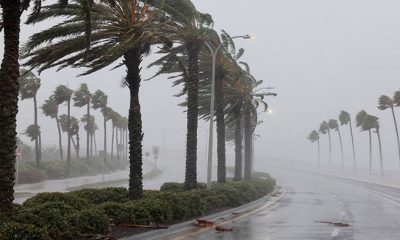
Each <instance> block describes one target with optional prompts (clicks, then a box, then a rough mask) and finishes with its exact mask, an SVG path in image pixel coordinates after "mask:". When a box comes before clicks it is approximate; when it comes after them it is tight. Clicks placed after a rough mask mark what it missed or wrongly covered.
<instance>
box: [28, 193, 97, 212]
mask: <svg viewBox="0 0 400 240" xmlns="http://www.w3.org/2000/svg"><path fill="white" fill-rule="evenodd" d="M48 202H61V203H64V204H66V205H68V206H70V207H72V208H73V209H75V210H81V209H83V208H85V207H87V205H88V204H89V202H88V201H87V200H85V199H83V198H80V197H79V196H77V195H74V194H69V193H61V192H52V193H38V194H37V195H35V196H34V197H32V198H29V199H28V200H26V201H25V202H24V204H23V207H27V208H29V207H34V206H38V205H41V204H45V203H48Z"/></svg>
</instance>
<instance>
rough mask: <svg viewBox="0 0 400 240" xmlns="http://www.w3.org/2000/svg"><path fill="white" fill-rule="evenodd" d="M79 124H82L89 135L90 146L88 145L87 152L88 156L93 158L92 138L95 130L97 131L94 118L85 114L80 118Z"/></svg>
mask: <svg viewBox="0 0 400 240" xmlns="http://www.w3.org/2000/svg"><path fill="white" fill-rule="evenodd" d="M81 122H82V123H84V124H85V125H84V129H85V130H86V132H88V133H89V139H90V145H89V152H90V156H93V136H94V133H95V132H96V130H97V129H98V127H97V124H96V123H95V118H94V116H91V115H87V114H85V115H84V116H83V117H82V118H81Z"/></svg>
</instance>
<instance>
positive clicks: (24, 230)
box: [0, 222, 50, 240]
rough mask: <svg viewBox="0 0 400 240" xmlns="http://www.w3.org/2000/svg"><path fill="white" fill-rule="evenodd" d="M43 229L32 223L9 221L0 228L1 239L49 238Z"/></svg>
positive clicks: (26, 239)
mask: <svg viewBox="0 0 400 240" xmlns="http://www.w3.org/2000/svg"><path fill="white" fill-rule="evenodd" d="M49 239H50V238H49V236H48V234H47V233H46V231H44V230H43V229H40V228H37V227H35V226H34V225H32V224H21V223H15V222H14V223H7V224H5V225H4V226H2V227H1V228H0V240H49Z"/></svg>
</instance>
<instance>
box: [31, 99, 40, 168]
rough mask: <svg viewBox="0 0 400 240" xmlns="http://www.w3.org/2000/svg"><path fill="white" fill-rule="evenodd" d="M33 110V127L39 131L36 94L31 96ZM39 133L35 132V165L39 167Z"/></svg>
mask: <svg viewBox="0 0 400 240" xmlns="http://www.w3.org/2000/svg"><path fill="white" fill-rule="evenodd" d="M33 110H34V125H35V129H36V130H37V131H39V126H38V116H37V99H36V95H35V96H33ZM39 135H40V133H37V134H36V137H35V158H36V165H37V166H38V167H39V166H40V154H39Z"/></svg>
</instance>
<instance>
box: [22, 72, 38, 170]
mask: <svg viewBox="0 0 400 240" xmlns="http://www.w3.org/2000/svg"><path fill="white" fill-rule="evenodd" d="M19 84H20V88H19V92H20V94H21V100H24V99H29V98H32V99H33V110H34V124H33V125H34V126H35V128H36V131H37V134H35V136H36V138H35V139H34V140H35V155H36V164H37V165H38V166H39V165H40V162H41V158H42V149H41V141H40V137H41V136H40V135H41V133H40V128H39V125H38V113H37V108H38V107H37V98H36V95H37V92H38V91H39V88H40V78H38V77H36V75H35V74H33V73H32V72H31V71H28V70H25V69H21V76H20V77H19Z"/></svg>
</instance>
